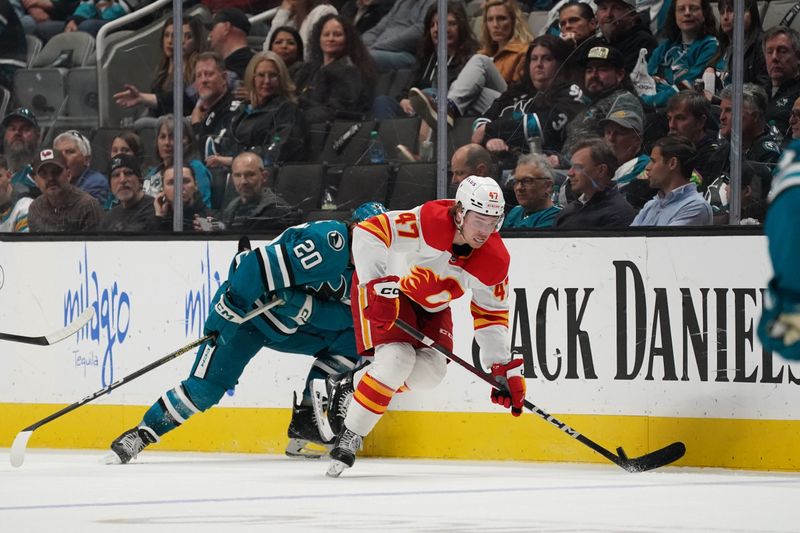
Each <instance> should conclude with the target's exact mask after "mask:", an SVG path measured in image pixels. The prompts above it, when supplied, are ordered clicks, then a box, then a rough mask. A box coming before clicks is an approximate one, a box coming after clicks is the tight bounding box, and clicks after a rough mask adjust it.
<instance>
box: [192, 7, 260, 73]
mask: <svg viewBox="0 0 800 533" xmlns="http://www.w3.org/2000/svg"><path fill="white" fill-rule="evenodd" d="M210 30H211V31H210V32H209V34H208V44H209V46H210V47H211V50H213V51H214V52H216V54H217V55H218V56H219V57H221V58H222V59H223V61H224V65H225V69H226V70H228V71H229V72H232V73H234V74H236V79H237V80H243V79H244V70H245V69H246V68H247V64H248V63H249V62H250V60H251V59H252V58H253V55H254V52H253V51H252V50H250V46H248V44H247V34H248V33H250V20H249V19H248V18H247V15H245V14H244V11H242V10H241V9H238V8H235V7H226V8H224V9H220V10H219V11H217V12H216V13H215V14H214V18H213V19H211V28H210ZM198 60H199V58H198Z"/></svg>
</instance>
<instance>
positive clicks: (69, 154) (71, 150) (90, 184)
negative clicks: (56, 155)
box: [53, 130, 109, 207]
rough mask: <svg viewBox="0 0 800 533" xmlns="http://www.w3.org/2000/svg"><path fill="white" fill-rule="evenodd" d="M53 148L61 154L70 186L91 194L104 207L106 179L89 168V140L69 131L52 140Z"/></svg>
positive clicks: (90, 156) (73, 131)
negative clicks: (67, 172)
mask: <svg viewBox="0 0 800 533" xmlns="http://www.w3.org/2000/svg"><path fill="white" fill-rule="evenodd" d="M53 148H55V149H56V150H58V151H59V152H61V155H63V156H64V159H65V160H66V161H67V168H69V173H70V180H71V182H72V184H73V185H74V186H75V187H77V188H78V189H80V190H82V191H85V192H87V193H89V194H91V195H92V196H93V197H94V198H95V199H96V200H97V201H98V202H99V203H100V206H101V207H105V206H106V204H107V202H108V195H109V189H108V179H106V177H105V176H103V175H102V174H101V173H100V172H98V171H96V170H94V169H92V168H89V163H90V162H91V160H92V144H91V143H90V142H89V139H87V138H86V137H85V136H84V135H83V134H82V133H81V132H79V131H77V130H69V131H65V132H64V133H61V134H59V135H57V136H56V138H55V139H53Z"/></svg>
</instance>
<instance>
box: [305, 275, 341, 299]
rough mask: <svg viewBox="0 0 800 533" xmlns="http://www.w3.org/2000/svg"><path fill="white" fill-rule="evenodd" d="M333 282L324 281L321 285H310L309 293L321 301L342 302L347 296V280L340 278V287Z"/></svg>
mask: <svg viewBox="0 0 800 533" xmlns="http://www.w3.org/2000/svg"><path fill="white" fill-rule="evenodd" d="M334 284H335V282H333V281H323V282H322V283H320V284H319V285H309V286H308V292H310V293H311V294H312V295H314V296H315V297H317V298H319V299H320V300H328V301H341V300H343V299H344V298H345V296H347V280H346V279H345V277H344V276H339V283H338V285H336V286H334Z"/></svg>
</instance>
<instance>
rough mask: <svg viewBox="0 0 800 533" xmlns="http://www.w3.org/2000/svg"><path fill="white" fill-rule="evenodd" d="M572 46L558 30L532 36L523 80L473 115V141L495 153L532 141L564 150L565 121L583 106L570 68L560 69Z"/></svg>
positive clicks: (521, 148) (547, 149) (522, 148)
mask: <svg viewBox="0 0 800 533" xmlns="http://www.w3.org/2000/svg"><path fill="white" fill-rule="evenodd" d="M572 51H573V48H572V46H571V45H570V44H568V43H567V42H566V41H564V40H562V39H560V38H558V37H556V36H554V35H542V36H540V37H537V38H536V39H534V41H533V43H531V45H530V46H529V47H528V53H527V56H526V58H527V60H526V62H527V65H528V68H527V69H526V71H525V75H524V76H523V78H522V81H521V82H520V83H518V84H515V85H512V86H511V87H509V89H508V91H506V92H505V93H503V94H502V95H501V96H500V98H498V99H497V100H495V102H494V103H493V104H492V106H491V107H490V108H489V110H488V111H487V112H486V113H485V114H484V115H483V116H482V117H480V118H478V119H477V120H475V122H474V123H473V128H474V131H473V134H472V142H474V143H481V144H484V145H485V146H486V148H488V149H489V150H490V151H491V152H493V153H497V154H501V153H507V152H513V153H515V154H518V153H528V152H530V151H531V148H530V145H531V143H534V144H535V145H538V149H539V150H543V151H544V153H545V154H556V153H558V152H560V151H561V148H562V146H563V144H564V139H565V137H566V128H565V125H566V124H567V123H568V122H569V120H570V119H572V118H573V117H574V116H575V115H577V114H578V113H580V111H581V110H582V109H583V108H584V106H585V101H584V98H583V93H582V91H581V89H580V87H578V86H577V85H575V84H574V83H572V79H571V75H570V72H569V69H562V66H563V65H564V64H565V62H566V60H567V58H568V57H569V54H570V53H572ZM556 161H557V158H556ZM512 168H513V167H512Z"/></svg>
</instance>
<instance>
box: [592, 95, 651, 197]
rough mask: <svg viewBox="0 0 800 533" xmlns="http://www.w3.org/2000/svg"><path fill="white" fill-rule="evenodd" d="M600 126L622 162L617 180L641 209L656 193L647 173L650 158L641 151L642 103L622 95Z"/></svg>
mask: <svg viewBox="0 0 800 533" xmlns="http://www.w3.org/2000/svg"><path fill="white" fill-rule="evenodd" d="M600 126H601V127H602V128H603V137H604V138H605V140H606V142H607V143H608V145H609V146H611V150H613V152H614V155H615V156H616V157H617V163H619V168H617V170H616V172H614V183H616V185H617V189H619V190H620V191H622V195H623V196H624V197H625V199H626V200H628V203H630V204H631V205H632V206H633V207H635V208H636V209H640V208H641V207H642V206H643V205H644V204H645V203H646V202H647V201H648V200H649V199H650V198H652V197H653V194H655V191H651V190H650V185H649V184H648V182H647V179H646V177H645V175H644V169H645V167H647V164H648V163H649V162H650V157H649V156H647V154H644V153H642V135H643V132H644V111H643V110H642V104H641V103H640V102H639V101H638V100H635V99H633V98H629V97H625V96H620V97H619V98H617V100H616V101H615V102H614V103H613V104H612V105H611V109H610V110H609V111H608V115H606V118H604V119H603V120H601V121H600Z"/></svg>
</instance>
